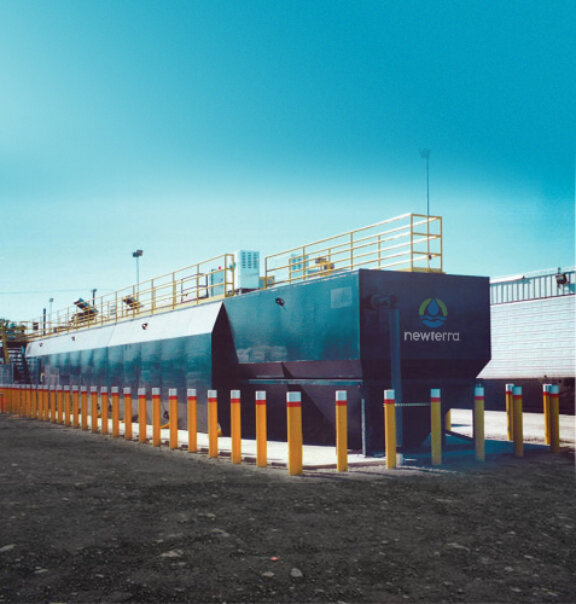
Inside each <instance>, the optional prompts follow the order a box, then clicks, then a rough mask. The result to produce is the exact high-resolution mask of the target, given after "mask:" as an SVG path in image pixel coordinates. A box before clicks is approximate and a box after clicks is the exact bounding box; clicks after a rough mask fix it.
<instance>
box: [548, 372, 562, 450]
mask: <svg viewBox="0 0 576 604" xmlns="http://www.w3.org/2000/svg"><path fill="white" fill-rule="evenodd" d="M550 451H551V452H552V453H559V452H560V387H559V386H558V385H557V384H554V385H552V386H551V388H550Z"/></svg>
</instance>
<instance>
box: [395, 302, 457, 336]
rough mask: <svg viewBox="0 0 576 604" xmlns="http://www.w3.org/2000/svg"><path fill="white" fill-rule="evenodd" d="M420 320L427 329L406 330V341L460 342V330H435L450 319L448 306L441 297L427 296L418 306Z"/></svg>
mask: <svg viewBox="0 0 576 604" xmlns="http://www.w3.org/2000/svg"><path fill="white" fill-rule="evenodd" d="M418 315H419V317H420V321H421V322H422V324H423V325H424V326H425V327H428V328H429V330H427V331H405V332H404V341H405V342H460V332H459V331H435V330H436V329H438V328H439V327H443V326H444V324H445V323H446V321H447V320H448V307H447V306H446V304H444V302H443V301H442V300H440V298H426V300H424V301H423V302H422V304H420V307H419V308H418Z"/></svg>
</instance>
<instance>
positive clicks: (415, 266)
mask: <svg viewBox="0 0 576 604" xmlns="http://www.w3.org/2000/svg"><path fill="white" fill-rule="evenodd" d="M358 268H370V269H377V270H385V269H389V270H405V271H420V272H436V273H441V272H442V218H441V217H440V216H426V215H424V214H403V215H402V216H398V217H396V218H391V219H389V220H384V221H383V222H379V223H376V224H373V225H370V226H367V227H363V228H361V229H357V230H355V231H350V232H348V233H344V234H342V235H335V236H334V237H329V238H327V239H321V240H320V241H316V242H314V243H309V244H307V245H303V246H301V247H296V248H292V249H290V250H287V251H284V252H279V253H277V254H273V255H272V256H267V257H266V261H265V285H266V286H272V285H279V284H281V283H293V282H297V281H304V280H307V279H313V278H317V277H325V276H327V275H330V274H332V273H335V272H341V271H349V270H354V269H358Z"/></svg>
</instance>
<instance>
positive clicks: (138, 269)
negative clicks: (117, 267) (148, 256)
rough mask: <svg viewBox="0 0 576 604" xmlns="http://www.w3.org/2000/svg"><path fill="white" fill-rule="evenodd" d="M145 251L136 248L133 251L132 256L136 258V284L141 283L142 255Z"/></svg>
mask: <svg viewBox="0 0 576 604" xmlns="http://www.w3.org/2000/svg"><path fill="white" fill-rule="evenodd" d="M143 253H144V252H143V251H142V250H136V251H135V252H132V258H136V285H137V286H139V285H140V256H142V254H143Z"/></svg>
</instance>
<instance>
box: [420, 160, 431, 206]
mask: <svg viewBox="0 0 576 604" xmlns="http://www.w3.org/2000/svg"><path fill="white" fill-rule="evenodd" d="M420 157H421V158H422V159H425V160H426V216H430V149H421V150H420Z"/></svg>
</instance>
